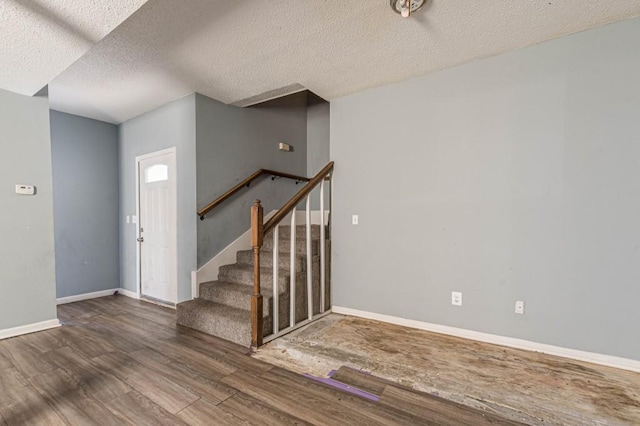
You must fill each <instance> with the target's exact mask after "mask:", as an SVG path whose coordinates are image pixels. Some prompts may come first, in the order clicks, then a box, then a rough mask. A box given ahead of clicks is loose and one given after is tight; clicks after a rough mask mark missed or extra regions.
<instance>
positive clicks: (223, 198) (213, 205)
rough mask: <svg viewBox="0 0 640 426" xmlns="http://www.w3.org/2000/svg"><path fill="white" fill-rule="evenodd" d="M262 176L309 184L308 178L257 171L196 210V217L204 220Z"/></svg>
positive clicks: (269, 171)
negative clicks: (211, 212) (208, 214)
mask: <svg viewBox="0 0 640 426" xmlns="http://www.w3.org/2000/svg"><path fill="white" fill-rule="evenodd" d="M262 175H271V176H272V179H275V178H276V177H283V178H287V179H293V180H295V181H298V182H309V178H306V177H303V176H297V175H293V174H291V173H284V172H278V171H275V170H269V169H260V170H257V171H256V172H255V173H252V174H251V175H249V176H248V177H247V178H245V179H244V180H243V181H242V182H240V183H239V184H237V185H236V186H234V187H233V188H231V189H230V190H228V191H227V192H225V193H224V194H222V195H221V196H219V197H218V198H216V199H215V200H213V201H212V202H210V203H209V204H207V205H206V206H205V207H203V208H202V209H200V210H198V216H200V220H204V215H206V214H207V213H209V212H210V211H211V210H213V209H215V208H216V207H218V206H219V205H220V204H222V203H223V202H225V201H226V200H227V199H228V198H229V197H231V196H232V195H233V194H235V193H236V192H238V191H240V190H241V189H242V188H243V187H245V186H247V187H248V186H249V185H251V182H253V181H254V180H256V179H258V178H259V177H260V176H262ZM296 183H297V182H296Z"/></svg>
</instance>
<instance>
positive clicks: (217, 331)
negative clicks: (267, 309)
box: [176, 299, 268, 346]
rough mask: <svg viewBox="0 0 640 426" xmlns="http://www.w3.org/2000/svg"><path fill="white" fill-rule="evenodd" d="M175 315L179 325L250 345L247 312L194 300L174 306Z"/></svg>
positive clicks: (249, 324) (248, 314)
mask: <svg viewBox="0 0 640 426" xmlns="http://www.w3.org/2000/svg"><path fill="white" fill-rule="evenodd" d="M176 314H177V322H178V324H180V325H183V326H185V327H189V328H193V329H196V330H199V331H202V332H204V333H208V334H212V335H214V336H218V337H220V338H222V339H226V340H230V341H232V342H235V343H238V344H240V345H242V346H250V345H251V312H250V311H248V310H245V309H238V308H234V307H232V306H227V305H223V304H220V303H215V302H211V301H209V300H204V299H194V300H190V301H188V302H183V303H179V304H178V305H177V306H176ZM265 323H268V321H265Z"/></svg>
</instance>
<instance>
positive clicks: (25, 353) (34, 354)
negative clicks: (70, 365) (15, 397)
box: [5, 339, 57, 378]
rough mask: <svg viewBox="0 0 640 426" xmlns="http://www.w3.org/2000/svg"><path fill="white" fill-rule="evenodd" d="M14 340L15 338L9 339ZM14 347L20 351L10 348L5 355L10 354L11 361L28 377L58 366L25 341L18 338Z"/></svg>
mask: <svg viewBox="0 0 640 426" xmlns="http://www.w3.org/2000/svg"><path fill="white" fill-rule="evenodd" d="M8 340H14V339H8ZM12 343H13V344H16V343H17V344H16V345H14V348H16V349H20V350H19V351H14V350H12V349H9V351H8V353H5V356H6V355H7V354H8V355H9V359H10V360H11V363H12V364H13V365H14V366H15V367H16V368H17V369H18V370H19V371H20V373H21V374H22V375H23V376H25V377H26V378H29V377H33V376H37V375H39V374H42V373H46V372H49V371H53V370H55V369H56V368H57V367H56V366H55V365H54V364H52V363H51V362H49V361H48V360H47V359H46V358H44V357H43V356H42V353H40V352H39V351H38V350H36V349H35V348H33V347H31V346H29V345H27V344H25V343H23V342H18V341H17V340H16V341H14V342H12Z"/></svg>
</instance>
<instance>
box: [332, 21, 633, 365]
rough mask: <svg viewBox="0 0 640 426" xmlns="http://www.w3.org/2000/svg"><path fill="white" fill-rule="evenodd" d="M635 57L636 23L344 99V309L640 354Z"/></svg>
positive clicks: (338, 294) (338, 135)
mask: <svg viewBox="0 0 640 426" xmlns="http://www.w3.org/2000/svg"><path fill="white" fill-rule="evenodd" d="M638 45H640V20H639V19H634V20H628V21H624V22H620V23H616V24H612V25H609V26H606V27H602V28H598V29H594V30H591V31H586V32H583V33H579V34H575V35H572V36H568V37H564V38H561V39H557V40H553V41H550V42H547V43H544V44H541V45H537V46H534V47H530V48H526V49H522V50H519V51H515V52H511V53H508V54H503V55H500V56H496V57H493V58H489V59H485V60H482V61H478V62H474V63H470V64H466V65H462V66H460V67H457V68H454V69H450V70H446V71H442V72H439V73H436V74H432V75H428V76H424V77H420V78H416V79H413V80H409V81H406V82H402V83H399V84H393V85H389V86H385V87H381V88H377V89H372V90H368V91H366V92H362V93H358V94H355V95H351V96H347V97H344V98H341V99H336V100H333V101H332V102H331V155H332V159H333V160H335V162H336V172H335V198H334V200H335V215H334V222H333V223H334V234H333V235H334V241H333V250H334V259H333V267H334V272H333V273H334V279H333V282H334V303H335V305H338V306H346V307H351V308H355V309H361V310H366V311H372V312H377V313H383V314H388V315H394V316H398V317H403V318H410V319H415V320H420V321H426V322H431V323H437V324H443V325H448V326H454V327H461V328H465V329H470V330H477V331H482V332H487V333H493V334H498V335H504V336H510V337H516V338H522V339H526V340H531V341H536V342H541V343H547V344H552V345H558V346H563V347H569V348H574V349H579V350H585V351H592V352H598V353H604V354H610V355H616V356H622V357H627V358H632V359H636V360H640V339H638V329H637V325H638V324H639V323H640V310H639V309H638V308H637V301H638V300H640V286H638V282H640V220H639V218H640V196H639V194H640V143H639V142H640V140H639V139H638V135H640V120H639V119H638V112H639V111H640V84H639V83H638V81H639V80H638V76H639V75H640V50H638V49H637V48H636V46H638ZM352 214H359V215H360V225H358V226H352V225H351V224H350V222H351V215H352ZM451 291H462V292H463V301H464V305H463V306H462V307H454V306H452V305H451V302H450V300H451ZM516 300H524V301H525V303H526V314H525V315H523V316H519V315H515V313H514V303H515V301H516Z"/></svg>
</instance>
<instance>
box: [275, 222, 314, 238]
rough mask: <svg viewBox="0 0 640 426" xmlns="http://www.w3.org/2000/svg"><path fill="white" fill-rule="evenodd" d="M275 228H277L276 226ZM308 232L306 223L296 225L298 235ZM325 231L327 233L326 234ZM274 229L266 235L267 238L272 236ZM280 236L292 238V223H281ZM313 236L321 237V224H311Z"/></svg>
mask: <svg viewBox="0 0 640 426" xmlns="http://www.w3.org/2000/svg"><path fill="white" fill-rule="evenodd" d="M274 230H275V228H274ZM306 234H307V226H306V225H296V237H297V236H299V235H306ZM326 234H327V233H326V231H325V235H326ZM272 237H273V231H271V232H269V233H268V234H266V235H265V239H267V238H272ZM278 237H279V238H280V239H282V238H285V237H286V238H290V237H291V225H280V226H279V227H278ZM311 237H312V238H320V225H311Z"/></svg>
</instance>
